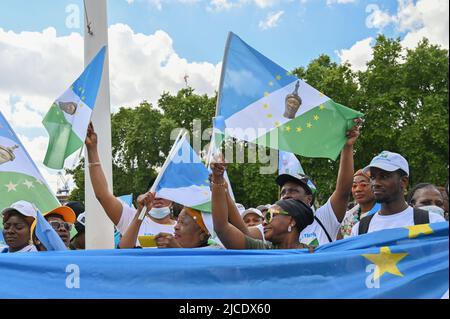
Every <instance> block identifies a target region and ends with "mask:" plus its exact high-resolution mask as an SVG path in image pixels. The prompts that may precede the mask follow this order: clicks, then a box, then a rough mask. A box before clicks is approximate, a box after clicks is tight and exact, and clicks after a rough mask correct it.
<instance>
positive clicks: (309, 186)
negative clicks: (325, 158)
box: [275, 174, 316, 194]
mask: <svg viewBox="0 0 450 319" xmlns="http://www.w3.org/2000/svg"><path fill="white" fill-rule="evenodd" d="M275 181H276V183H277V184H278V185H279V186H280V187H283V185H284V184H286V183H287V182H294V183H297V184H300V185H302V187H303V188H305V190H306V191H307V193H309V194H314V193H315V192H316V187H315V185H314V184H313V183H312V181H311V179H310V178H309V177H308V176H307V175H303V174H280V175H278V176H277V178H276V179H275Z"/></svg>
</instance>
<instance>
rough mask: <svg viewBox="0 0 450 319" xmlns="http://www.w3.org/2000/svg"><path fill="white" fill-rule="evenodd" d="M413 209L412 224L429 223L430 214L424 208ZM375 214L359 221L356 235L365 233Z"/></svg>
mask: <svg viewBox="0 0 450 319" xmlns="http://www.w3.org/2000/svg"><path fill="white" fill-rule="evenodd" d="M413 210H414V225H422V224H429V223H430V215H429V214H428V212H427V211H426V210H423V209H418V208H413ZM373 216H375V214H372V215H370V216H366V217H364V218H363V219H361V220H360V221H359V228H358V235H362V234H367V231H368V230H369V225H370V221H371V220H372V218H373Z"/></svg>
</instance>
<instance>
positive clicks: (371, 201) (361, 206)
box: [337, 169, 381, 239]
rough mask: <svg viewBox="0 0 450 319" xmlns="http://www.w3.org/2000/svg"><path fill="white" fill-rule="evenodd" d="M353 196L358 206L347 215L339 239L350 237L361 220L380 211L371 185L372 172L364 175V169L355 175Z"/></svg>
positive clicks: (379, 205)
mask: <svg viewBox="0 0 450 319" xmlns="http://www.w3.org/2000/svg"><path fill="white" fill-rule="evenodd" d="M352 196H353V198H354V199H355V202H356V205H355V206H354V207H353V208H352V209H350V210H349V211H347V212H346V213H345V217H344V219H343V220H342V223H341V227H340V231H339V233H338V235H337V239H343V238H347V237H350V235H351V233H352V228H353V226H354V225H355V224H356V223H358V222H359V221H360V220H361V218H363V217H365V216H368V215H373V214H375V213H376V212H377V211H379V210H380V208H381V204H378V203H376V202H375V195H374V194H373V192H372V186H371V183H370V172H367V173H364V172H363V170H362V169H360V170H358V171H356V173H355V174H354V175H353V185H352Z"/></svg>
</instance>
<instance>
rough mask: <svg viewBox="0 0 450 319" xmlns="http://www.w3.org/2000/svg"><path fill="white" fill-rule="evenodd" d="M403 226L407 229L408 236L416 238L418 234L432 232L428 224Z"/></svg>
mask: <svg viewBox="0 0 450 319" xmlns="http://www.w3.org/2000/svg"><path fill="white" fill-rule="evenodd" d="M405 228H406V229H408V230H409V234H408V238H416V237H419V235H420V234H424V235H430V234H432V233H433V229H432V228H431V227H430V224H424V225H415V226H408V227H405Z"/></svg>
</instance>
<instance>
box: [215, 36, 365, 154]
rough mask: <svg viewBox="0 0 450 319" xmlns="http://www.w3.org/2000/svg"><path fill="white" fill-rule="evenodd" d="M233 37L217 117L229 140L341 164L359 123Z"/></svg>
mask: <svg viewBox="0 0 450 319" xmlns="http://www.w3.org/2000/svg"><path fill="white" fill-rule="evenodd" d="M362 115H363V114H362V113H360V112H357V111H354V110H352V109H350V108H348V107H346V106H343V105H341V104H339V103H336V102H334V101H333V100H332V99H330V98H329V97H327V96H326V95H325V94H323V93H322V92H320V91H318V90H316V89H315V88H313V87H312V86H311V85H309V84H308V83H306V82H305V81H303V80H301V79H299V78H297V77H296V76H295V75H294V74H292V73H291V72H288V71H287V70H285V69H284V68H282V67H281V66H279V65H278V64H276V63H275V62H273V61H272V60H270V59H269V58H267V57H265V56H264V55H262V54H261V53H259V52H258V51H257V50H255V49H254V48H252V47H251V46H250V45H248V44H247V43H245V42H244V41H243V40H242V39H241V38H239V37H238V36H237V35H235V34H233V33H231V32H230V34H229V36H228V40H227V44H226V49H225V56H224V60H223V64H222V75H221V81H220V86H219V95H218V103H217V110H216V116H222V117H223V118H224V120H225V126H226V129H225V135H226V136H231V137H234V138H237V139H239V140H244V141H248V142H251V143H256V144H259V145H262V146H266V147H271V148H273V149H279V150H283V151H287V152H291V153H294V154H298V155H302V156H307V157H326V158H330V159H333V160H334V159H336V158H337V156H338V155H339V153H340V151H341V149H342V147H343V146H344V144H345V142H346V140H347V138H346V132H347V131H348V130H349V129H350V128H352V127H353V126H354V125H355V123H354V122H353V120H354V119H355V118H358V117H361V116H362Z"/></svg>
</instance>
